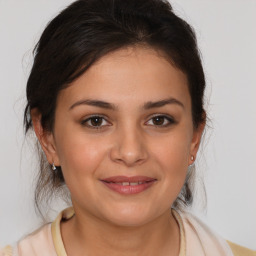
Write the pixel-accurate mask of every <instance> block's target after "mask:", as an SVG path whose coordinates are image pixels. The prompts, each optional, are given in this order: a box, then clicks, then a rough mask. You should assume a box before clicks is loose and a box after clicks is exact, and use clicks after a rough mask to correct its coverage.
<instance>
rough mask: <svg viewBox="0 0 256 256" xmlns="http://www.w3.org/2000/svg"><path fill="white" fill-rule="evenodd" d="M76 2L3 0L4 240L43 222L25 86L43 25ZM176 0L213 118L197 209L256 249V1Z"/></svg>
mask: <svg viewBox="0 0 256 256" xmlns="http://www.w3.org/2000/svg"><path fill="white" fill-rule="evenodd" d="M71 2H72V1H70V0H54V1H53V0H0V117H1V125H0V168H1V169H0V244H2V245H4V244H6V243H12V242H14V241H16V240H18V239H19V238H20V237H21V236H22V235H24V234H26V233H28V232H30V231H32V230H33V229H35V228H36V227H38V226H39V225H40V219H39V218H38V217H37V216H36V214H35V212H34V207H33V186H32V181H33V176H34V173H35V172H36V168H35V164H34V163H35V161H36V156H35V152H34V150H33V147H32V145H33V144H32V143H31V142H29V141H26V140H25V139H24V135H23V126H22V118H23V117H22V115H23V109H24V104H25V86H26V80H27V77H28V74H29V71H30V68H31V63H32V49H33V47H34V45H35V43H36V42H37V40H38V39H39V36H40V34H41V32H42V30H43V29H44V27H45V25H46V24H47V23H48V21H49V20H50V19H52V18H53V17H54V16H55V15H56V14H57V13H58V12H59V11H60V10H61V9H62V8H63V7H65V6H67V5H68V4H69V3H71ZM171 3H172V4H173V7H174V9H175V11H176V13H177V14H178V15H179V16H181V17H183V18H184V19H185V20H186V21H188V22H189V23H190V24H191V25H192V26H193V27H194V28H195V31H196V33H197V37H198V43H199V47H200V49H201V52H202V59H203V65H204V68H205V73H206V78H207V95H206V109H207V111H208V115H209V117H210V119H211V122H210V123H209V126H210V127H209V128H208V129H207V133H206V137H205V140H204V144H203V145H204V147H203V148H204V149H203V151H204V153H203V155H202V156H201V157H200V158H199V159H197V161H200V168H199V170H198V171H199V172H200V173H201V175H200V177H204V180H205V185H206V192H207V198H208V200H207V207H206V208H205V210H202V207H200V206H202V205H203V204H202V202H201V197H200V196H198V198H197V199H196V205H197V207H195V209H194V212H195V214H197V215H198V216H200V218H202V219H203V221H204V222H206V223H207V224H208V225H209V226H210V227H211V228H212V229H213V230H215V231H216V232H217V233H218V234H220V235H221V236H222V237H224V238H226V239H229V240H231V241H233V242H236V243H239V244H241V245H244V246H247V247H250V248H252V249H256V132H255V131H256V72H255V68H256V50H255V48H256V47H255V45H256V29H255V25H256V15H255V13H256V0H214V1H213V0H201V1H200V0H175V1H171ZM199 183H200V179H199ZM199 195H200V193H199ZM60 208H61V205H60V206H58V207H57V209H56V213H57V211H59V210H61V209H60ZM53 216H55V212H54V213H53Z"/></svg>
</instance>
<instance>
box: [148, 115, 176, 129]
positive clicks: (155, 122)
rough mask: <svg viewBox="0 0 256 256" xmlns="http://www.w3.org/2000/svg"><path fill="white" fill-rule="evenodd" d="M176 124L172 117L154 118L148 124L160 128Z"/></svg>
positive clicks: (161, 116) (160, 116)
mask: <svg viewBox="0 0 256 256" xmlns="http://www.w3.org/2000/svg"><path fill="white" fill-rule="evenodd" d="M174 123H175V120H174V119H173V118H172V117H169V116H164V115H159V116H154V117H152V118H151V119H150V120H149V121H148V124H150V125H152V126H156V127H157V126H159V127H167V126H170V125H172V124H174Z"/></svg>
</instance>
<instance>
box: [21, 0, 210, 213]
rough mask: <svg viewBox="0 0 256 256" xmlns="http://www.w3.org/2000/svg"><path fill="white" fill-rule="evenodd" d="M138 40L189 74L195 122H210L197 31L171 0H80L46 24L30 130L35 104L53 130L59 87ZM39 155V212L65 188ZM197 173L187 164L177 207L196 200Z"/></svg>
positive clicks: (33, 77) (30, 103)
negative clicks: (43, 203)
mask: <svg viewBox="0 0 256 256" xmlns="http://www.w3.org/2000/svg"><path fill="white" fill-rule="evenodd" d="M137 45H140V46H142V47H151V48H154V49H155V50H159V51H161V52H162V53H164V55H165V56H166V58H167V59H168V60H169V61H170V62H171V63H172V64H173V65H174V66H175V67H177V68H179V69H180V70H182V71H183V72H184V74H186V76H187V79H188V84H189V85H188V86H189V92H190V96H191V102H192V119H193V124H194V128H195V129H196V128H198V126H199V125H200V124H201V123H203V122H205V121H206V115H205V111H204V108H203V99H204V89H205V77H204V72H203V68H202V64H201V59H200V54H199V51H198V48H197V42H196V36H195V33H194V31H193V29H192V28H191V26H190V25H188V24H187V23H186V22H185V21H184V20H182V19H181V18H179V17H178V16H176V15H175V14H174V12H173V10H172V7H171V5H170V3H169V2H168V1H166V0H129V1H127V0H78V1H75V2H74V3H72V4H71V5H70V6H68V7H67V8H66V9H64V10H63V11H62V12H61V13H60V14H59V15H57V16H56V17H55V18H54V19H53V20H52V21H51V22H50V23H49V24H48V25H47V27H46V28H45V30H44V32H43V33H42V35H41V38H40V39H39V41H38V43H37V45H36V47H35V49H34V63H33V67H32V70H31V73H30V76H29V79H28V82H27V105H26V108H25V112H24V126H25V131H26V133H27V132H28V131H29V130H30V129H31V128H32V120H31V115H30V112H31V110H32V109H34V108H36V109H37V110H38V111H39V113H40V114H41V124H42V126H43V128H44V130H46V131H52V130H53V127H54V117H55V107H56V99H57V96H58V93H59V91H60V90H61V89H63V88H65V87H67V86H69V84H70V83H71V82H72V81H74V80H75V79H76V78H78V77H79V76H80V75H81V74H83V73H84V72H86V70H87V69H88V68H89V67H90V66H91V65H93V64H94V63H95V61H97V60H99V59H100V58H101V57H102V56H104V55H106V54H108V53H110V52H113V51H115V50H118V49H121V48H124V47H128V46H137ZM40 159H41V166H40V172H39V176H38V182H37V188H36V193H35V203H36V207H37V209H38V210H39V212H41V211H40V206H41V203H42V201H44V200H45V201H47V200H48V199H49V198H50V197H51V196H52V195H54V194H55V193H56V191H62V188H64V190H65V189H66V186H65V180H64V177H63V175H62V171H61V167H57V170H56V171H55V172H53V171H52V170H51V166H50V165H49V164H48V163H47V161H46V158H45V157H44V156H43V155H41V157H40ZM194 172H195V170H194V168H193V167H191V168H189V171H188V175H187V179H186V181H185V184H184V186H183V188H182V190H181V192H180V194H179V196H178V198H177V199H176V201H175V202H174V204H173V207H176V208H178V209H182V208H183V207H184V206H188V205H191V204H192V200H193V186H194V176H195V174H194Z"/></svg>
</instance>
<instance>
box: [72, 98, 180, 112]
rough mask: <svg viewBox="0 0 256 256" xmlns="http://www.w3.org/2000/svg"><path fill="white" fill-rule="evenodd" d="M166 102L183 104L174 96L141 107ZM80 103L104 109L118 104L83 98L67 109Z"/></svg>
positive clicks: (146, 107) (152, 106) (157, 106)
mask: <svg viewBox="0 0 256 256" xmlns="http://www.w3.org/2000/svg"><path fill="white" fill-rule="evenodd" d="M168 104H175V105H178V106H180V107H182V108H184V105H183V104H182V103H181V102H180V101H179V100H177V99H175V98H168V99H163V100H159V101H148V102H146V103H144V104H143V106H142V109H144V110H148V109H152V108H159V107H163V106H165V105H168ZM80 105H88V106H95V107H99V108H104V109H110V110H118V106H117V105H115V104H113V103H109V102H106V101H102V100H93V99H84V100H80V101H77V102H76V103H74V104H73V105H72V106H71V107H70V108H69V110H71V109H73V108H75V107H77V106H80Z"/></svg>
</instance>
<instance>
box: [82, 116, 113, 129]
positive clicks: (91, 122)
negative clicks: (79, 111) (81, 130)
mask: <svg viewBox="0 0 256 256" xmlns="http://www.w3.org/2000/svg"><path fill="white" fill-rule="evenodd" d="M81 124H82V125H85V126H87V127H89V128H92V129H102V128H103V127H104V126H106V125H108V122H107V121H106V120H105V119H104V117H102V116H91V117H89V118H87V119H85V120H83V121H82V122H81Z"/></svg>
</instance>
